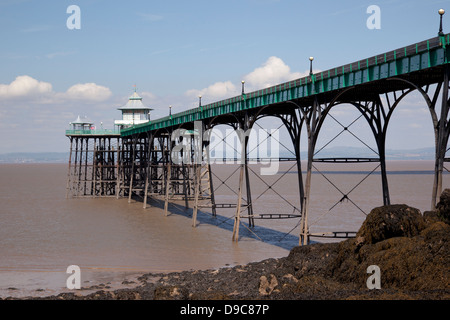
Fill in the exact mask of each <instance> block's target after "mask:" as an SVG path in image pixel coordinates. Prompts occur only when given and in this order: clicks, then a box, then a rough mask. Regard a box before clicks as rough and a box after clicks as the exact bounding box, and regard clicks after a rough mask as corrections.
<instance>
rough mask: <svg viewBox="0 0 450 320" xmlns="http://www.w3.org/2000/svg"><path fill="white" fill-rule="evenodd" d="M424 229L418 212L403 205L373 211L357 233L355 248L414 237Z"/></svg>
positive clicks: (423, 221) (423, 222) (422, 219)
mask: <svg viewBox="0 0 450 320" xmlns="http://www.w3.org/2000/svg"><path fill="white" fill-rule="evenodd" d="M424 228H425V220H424V218H423V217H422V215H421V213H420V211H419V210H418V209H416V208H412V207H409V206H407V205H404V204H396V205H389V206H383V207H378V208H375V209H373V210H372V211H371V212H370V213H369V214H368V215H367V218H366V220H365V221H364V223H363V224H362V226H361V228H360V229H359V231H358V233H357V234H356V242H355V244H356V245H357V246H361V245H364V244H374V243H377V242H379V241H382V240H386V239H389V238H392V237H414V236H417V235H418V234H419V233H420V231H422V230H423V229H424Z"/></svg>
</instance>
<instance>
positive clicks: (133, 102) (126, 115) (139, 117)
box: [114, 89, 153, 129]
mask: <svg viewBox="0 0 450 320" xmlns="http://www.w3.org/2000/svg"><path fill="white" fill-rule="evenodd" d="M118 110H121V111H122V120H115V121H114V125H116V126H118V127H119V128H120V129H122V128H127V127H132V126H134V125H137V124H142V123H146V122H149V121H150V111H151V110H153V109H150V108H149V107H146V106H145V105H144V104H143V103H142V98H141V97H140V96H139V95H138V94H137V92H136V89H134V93H133V94H132V95H131V97H129V98H128V103H127V104H126V105H124V106H123V107H120V108H118Z"/></svg>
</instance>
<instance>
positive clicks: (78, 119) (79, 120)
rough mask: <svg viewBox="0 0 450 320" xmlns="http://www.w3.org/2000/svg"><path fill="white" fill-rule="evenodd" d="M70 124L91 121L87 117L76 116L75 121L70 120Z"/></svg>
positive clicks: (89, 122)
mask: <svg viewBox="0 0 450 320" xmlns="http://www.w3.org/2000/svg"><path fill="white" fill-rule="evenodd" d="M71 124H93V122H92V121H91V120H89V119H88V118H87V117H83V118H81V117H80V116H78V117H77V119H76V120H75V121H72V122H71Z"/></svg>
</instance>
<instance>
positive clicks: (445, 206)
mask: <svg viewBox="0 0 450 320" xmlns="http://www.w3.org/2000/svg"><path fill="white" fill-rule="evenodd" d="M435 211H436V214H437V216H438V218H439V219H441V221H443V222H445V223H447V224H450V189H445V190H444V191H443V192H442V193H441V197H440V198H439V202H438V204H437V205H436V210H435Z"/></svg>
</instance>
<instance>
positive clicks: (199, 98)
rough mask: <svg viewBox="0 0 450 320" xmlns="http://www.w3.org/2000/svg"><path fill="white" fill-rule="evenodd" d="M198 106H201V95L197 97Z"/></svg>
mask: <svg viewBox="0 0 450 320" xmlns="http://www.w3.org/2000/svg"><path fill="white" fill-rule="evenodd" d="M198 106H199V107H201V106H202V96H201V95H199V96H198Z"/></svg>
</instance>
